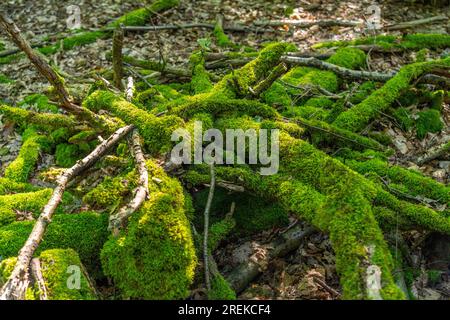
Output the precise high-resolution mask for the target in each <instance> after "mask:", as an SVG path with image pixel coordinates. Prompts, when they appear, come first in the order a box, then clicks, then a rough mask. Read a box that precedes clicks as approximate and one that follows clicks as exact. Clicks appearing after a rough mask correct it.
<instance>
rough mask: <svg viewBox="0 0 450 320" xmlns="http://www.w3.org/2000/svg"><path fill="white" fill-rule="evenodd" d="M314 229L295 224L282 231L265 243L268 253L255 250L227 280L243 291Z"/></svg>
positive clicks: (296, 246) (239, 290) (234, 287)
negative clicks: (270, 263)
mask: <svg viewBox="0 0 450 320" xmlns="http://www.w3.org/2000/svg"><path fill="white" fill-rule="evenodd" d="M313 231H314V228H312V227H306V228H304V229H302V228H301V227H300V226H295V227H293V228H292V229H290V230H288V231H286V232H285V233H282V234H281V235H280V236H279V237H277V238H276V239H275V240H274V241H272V242H270V243H269V244H267V245H264V247H263V248H264V249H266V251H267V252H266V254H260V252H258V251H257V252H255V254H253V255H252V256H251V257H250V259H248V260H247V261H246V262H244V263H242V264H241V265H239V266H238V267H237V268H235V269H234V270H233V271H232V272H231V273H230V274H228V275H227V276H226V279H227V281H228V282H229V283H230V285H231V287H232V288H233V289H234V290H235V291H236V293H239V292H241V291H243V290H244V289H245V288H246V287H247V286H248V284H249V283H250V282H251V281H252V280H253V279H255V278H256V277H257V276H258V275H259V274H260V273H261V272H263V271H264V269H265V268H266V266H267V265H268V264H269V262H270V260H272V259H274V258H277V257H282V256H285V255H286V254H288V253H289V252H291V251H292V250H295V249H296V248H298V246H299V245H300V244H301V243H302V241H303V239H304V238H305V237H307V236H309V235H310V234H311V233H312V232H313ZM261 249H262V248H261ZM238 250H239V249H238Z"/></svg>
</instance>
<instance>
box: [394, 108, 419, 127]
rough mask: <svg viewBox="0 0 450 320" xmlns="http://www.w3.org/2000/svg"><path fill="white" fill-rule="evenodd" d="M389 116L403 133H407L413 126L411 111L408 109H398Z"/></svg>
mask: <svg viewBox="0 0 450 320" xmlns="http://www.w3.org/2000/svg"><path fill="white" fill-rule="evenodd" d="M391 114H392V115H393V116H394V118H395V120H397V122H398V124H399V126H400V128H401V129H402V130H403V131H409V130H411V128H412V127H413V126H414V119H413V118H412V116H411V111H409V110H408V109H406V108H403V107H400V108H397V109H394V110H392V112H391Z"/></svg>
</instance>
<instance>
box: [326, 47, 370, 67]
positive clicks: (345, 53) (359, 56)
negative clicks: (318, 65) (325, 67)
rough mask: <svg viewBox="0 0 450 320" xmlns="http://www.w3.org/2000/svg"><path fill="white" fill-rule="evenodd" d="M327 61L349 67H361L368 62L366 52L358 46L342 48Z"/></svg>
mask: <svg viewBox="0 0 450 320" xmlns="http://www.w3.org/2000/svg"><path fill="white" fill-rule="evenodd" d="M327 62H329V63H332V64H335V65H337V66H340V67H344V68H347V69H359V68H362V67H364V65H365V64H366V54H365V53H364V51H362V50H360V49H356V48H340V49H338V50H337V51H336V53H335V54H333V55H332V56H331V57H330V58H328V59H327Z"/></svg>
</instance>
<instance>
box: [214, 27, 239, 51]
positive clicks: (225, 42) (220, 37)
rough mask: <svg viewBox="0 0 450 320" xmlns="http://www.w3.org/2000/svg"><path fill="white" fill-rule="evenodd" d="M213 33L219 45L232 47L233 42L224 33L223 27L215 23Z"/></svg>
mask: <svg viewBox="0 0 450 320" xmlns="http://www.w3.org/2000/svg"><path fill="white" fill-rule="evenodd" d="M213 35H214V37H215V39H216V42H217V45H218V46H219V47H233V45H234V44H233V42H232V41H231V40H230V38H228V36H227V35H226V34H225V32H224V31H223V28H222V27H221V26H220V25H219V24H217V23H216V25H215V26H214V30H213Z"/></svg>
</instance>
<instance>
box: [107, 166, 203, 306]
mask: <svg viewBox="0 0 450 320" xmlns="http://www.w3.org/2000/svg"><path fill="white" fill-rule="evenodd" d="M147 167H148V169H149V175H150V176H151V177H157V178H159V179H161V180H162V181H161V182H160V183H155V182H154V181H153V180H150V183H149V189H150V194H151V198H150V200H147V201H146V202H145V203H144V204H143V206H142V207H141V209H140V210H139V211H138V212H136V213H135V214H133V216H132V217H131V219H130V221H129V224H128V227H127V229H126V230H124V231H122V232H121V234H120V235H119V236H118V237H117V238H111V239H110V240H109V241H108V242H107V243H106V244H105V246H104V247H103V249H102V252H101V258H102V266H103V269H104V272H105V274H106V275H108V276H110V277H112V279H113V280H114V282H115V284H116V286H117V287H118V288H119V289H120V290H121V292H122V294H123V296H124V297H131V298H133V297H134V298H142V299H180V298H185V297H186V296H187V295H188V288H189V286H190V284H191V283H192V280H193V277H194V268H195V265H196V257H195V249H194V244H193V241H192V235H191V231H190V228H189V221H188V219H187V218H186V215H185V213H184V208H185V200H184V194H183V189H182V187H181V185H180V184H179V183H178V182H177V180H175V179H172V178H169V177H168V176H167V175H166V174H165V172H164V171H163V170H162V169H161V168H160V167H158V166H157V165H156V164H154V163H153V162H151V161H148V162H147Z"/></svg>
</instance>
